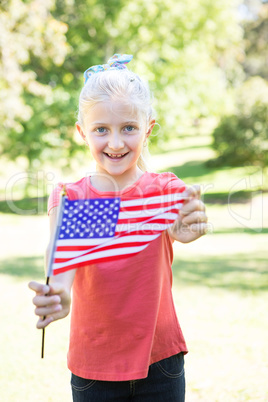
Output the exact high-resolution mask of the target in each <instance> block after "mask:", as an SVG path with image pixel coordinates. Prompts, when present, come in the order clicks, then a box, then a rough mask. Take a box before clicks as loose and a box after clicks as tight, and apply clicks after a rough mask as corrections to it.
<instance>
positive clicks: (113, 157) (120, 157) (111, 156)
mask: <svg viewBox="0 0 268 402" xmlns="http://www.w3.org/2000/svg"><path fill="white" fill-rule="evenodd" d="M104 153H105V155H106V156H108V158H110V159H122V158H124V156H126V155H127V154H128V152H126V153H124V154H108V153H107V152H104Z"/></svg>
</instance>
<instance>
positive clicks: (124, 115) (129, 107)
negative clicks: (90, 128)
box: [87, 99, 141, 122]
mask: <svg viewBox="0 0 268 402" xmlns="http://www.w3.org/2000/svg"><path fill="white" fill-rule="evenodd" d="M109 119H113V120H114V119H116V120H120V119H123V120H125V119H126V120H131V121H137V122H138V121H140V120H141V113H140V112H139V111H138V110H137V108H135V107H134V105H133V104H131V103H130V102H127V101H124V100H120V99H118V100H110V101H104V102H98V103H96V105H94V106H93V107H92V108H90V109H89V111H88V113H87V121H88V122H89V121H90V120H91V121H93V120H94V121H95V120H101V121H105V120H107V121H108V120H109Z"/></svg>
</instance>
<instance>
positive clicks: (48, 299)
mask: <svg viewBox="0 0 268 402" xmlns="http://www.w3.org/2000/svg"><path fill="white" fill-rule="evenodd" d="M60 302H61V298H60V296H39V295H37V296H35V297H34V298H33V304H34V305H35V306H36V307H44V306H51V305H54V304H59V303H60Z"/></svg>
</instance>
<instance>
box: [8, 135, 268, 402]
mask: <svg viewBox="0 0 268 402" xmlns="http://www.w3.org/2000/svg"><path fill="white" fill-rule="evenodd" d="M203 143H205V141H203ZM203 151H204V153H203ZM187 152H188V153H187ZM209 152H210V150H209V149H208V148H206V147H204V144H203V148H202V150H200V149H198V144H197V146H195V147H192V148H189V147H188V148H187V147H186V149H185V151H181V152H180V153H178V152H174V151H173V152H172V153H168V152H165V153H164V154H163V155H162V156H161V157H160V156H159V155H158V156H155V157H153V163H157V165H158V169H162V170H165V169H167V168H168V166H174V168H172V169H173V170H175V171H176V173H178V174H179V173H180V172H184V174H183V173H182V174H180V176H182V178H183V179H185V181H187V182H188V183H192V182H193V181H195V182H199V183H201V184H202V183H203V184H204V186H205V185H207V184H211V185H213V188H212V187H211V188H210V191H211V192H212V193H213V197H214V198H213V199H214V200H215V202H214V201H212V200H210V202H208V205H207V211H208V216H209V223H210V233H208V234H207V235H206V236H205V237H203V238H201V239H199V240H198V241H196V242H193V243H191V244H186V245H183V244H179V243H176V244H175V245H174V264H173V272H174V286H173V290H174V299H175V303H176V308H177V311H178V316H179V320H180V323H181V326H182V329H183V332H184V335H185V337H186V341H187V344H188V348H189V351H190V353H189V354H188V355H187V356H186V357H185V361H186V380H187V397H186V401H187V402H195V401H198V402H199V401H201V402H226V401H228V402H232V401H267V395H268V383H267V378H268V352H267V339H268V323H267V305H268V294H267V288H268V270H267V240H268V209H267V208H265V206H266V205H267V202H268V197H267V195H263V194H260V193H259V192H258V191H259V188H260V186H259V180H260V177H261V176H262V175H261V174H260V172H259V171H257V172H256V171H253V170H248V171H246V170H245V169H244V170H241V169H240V170H236V169H231V170H228V169H224V170H222V171H218V172H217V171H213V172H208V171H207V170H206V168H205V167H204V165H203V159H201V156H200V155H202V158H203V157H204V155H205V157H204V158H206V157H208V155H209ZM186 153H187V154H186ZM187 156H188V159H187ZM179 157H180V159H179V160H178V158H179ZM161 158H162V159H161ZM159 160H162V165H161V166H160V167H159ZM186 160H188V162H186ZM191 161H192V162H191ZM194 162H195V163H196V166H199V173H200V174H199V175H195V176H194V173H193V172H194V169H192V166H193V165H194ZM187 163H188V165H187ZM191 164H192V165H191ZM196 166H195V167H196ZM202 169H203V170H202ZM243 176H244V177H246V180H248V183H251V187H250V188H242V189H241V185H240V187H239V186H238V187H239V190H237V189H238V187H237V188H236V190H237V191H249V190H250V189H251V190H252V191H253V192H254V194H253V195H254V197H253V195H252V194H251V193H250V194H249V196H248V197H246V198H245V199H244V200H241V199H237V198H236V199H233V201H234V202H230V203H226V200H227V196H228V193H229V192H230V191H231V190H230V189H232V188H233V186H234V185H236V184H237V182H238V181H239V178H241V177H243ZM208 193H209V191H208ZM215 197H216V198H215ZM242 198H243V197H242ZM242 201H243V202H242ZM0 224H1V228H2V230H1V234H0V242H1V246H2V247H1V251H2V252H1V256H0V305H1V310H0V322H1V331H0V356H1V368H0V389H1V397H0V400H1V401H3V402H21V401H27V402H36V401H38V402H48V401H52V402H62V401H64V402H68V401H71V390H70V386H69V379H70V376H69V372H68V370H67V368H66V352H67V348H68V334H69V319H65V320H63V321H61V322H56V323H54V324H53V325H51V326H50V327H48V328H47V330H46V343H45V359H43V360H41V358H40V352H41V331H37V330H36V329H35V322H36V317H35V316H34V314H33V307H32V304H31V298H32V293H31V292H30V290H28V288H27V283H28V281H29V280H31V279H36V280H41V281H44V275H43V254H44V248H45V245H46V242H47V239H48V220H47V218H46V216H45V215H40V216H25V215H16V214H10V213H0Z"/></svg>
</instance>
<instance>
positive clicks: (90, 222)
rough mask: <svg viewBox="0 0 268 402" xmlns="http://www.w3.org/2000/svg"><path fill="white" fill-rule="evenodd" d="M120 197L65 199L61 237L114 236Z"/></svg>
mask: <svg viewBox="0 0 268 402" xmlns="http://www.w3.org/2000/svg"><path fill="white" fill-rule="evenodd" d="M119 202H120V201H119V199H114V198H107V199H94V200H79V202H77V201H75V202H74V201H72V200H71V201H70V200H68V202H67V200H65V204H64V208H65V210H64V217H63V219H62V226H61V229H60V238H61V239H68V238H77V239H79V238H88V237H92V238H98V237H102V238H103V237H105V236H106V237H107V238H108V237H112V236H114V231H115V227H116V224H117V221H118V215H119V209H120V208H119Z"/></svg>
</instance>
